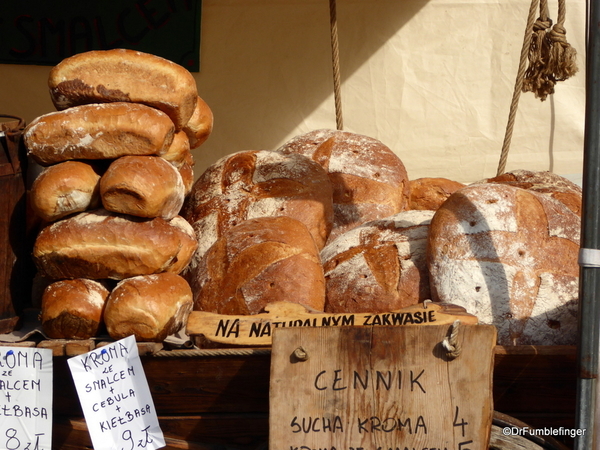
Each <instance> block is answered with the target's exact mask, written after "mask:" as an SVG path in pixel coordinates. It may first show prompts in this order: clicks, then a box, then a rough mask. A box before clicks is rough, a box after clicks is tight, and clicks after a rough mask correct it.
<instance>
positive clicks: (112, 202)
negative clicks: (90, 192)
mask: <svg viewBox="0 0 600 450" xmlns="http://www.w3.org/2000/svg"><path fill="white" fill-rule="evenodd" d="M100 196H101V198H102V205H103V206H104V209H106V210H107V211H112V212H116V213H120V214H130V215H132V216H139V217H162V218H163V219H167V220H168V219H172V218H173V217H175V216H176V215H177V214H179V211H180V210H181V207H182V206H183V200H184V197H185V186H184V185H183V180H182V178H181V175H180V173H179V171H178V170H177V169H176V168H175V167H173V165H171V164H170V163H169V162H168V161H166V160H164V159H162V158H160V157H158V156H122V157H121V158H117V159H116V160H114V161H113V162H112V164H111V165H110V166H109V167H108V169H107V170H106V172H105V173H104V174H103V175H102V178H101V179H100Z"/></svg>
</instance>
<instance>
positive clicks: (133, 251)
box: [33, 210, 182, 280]
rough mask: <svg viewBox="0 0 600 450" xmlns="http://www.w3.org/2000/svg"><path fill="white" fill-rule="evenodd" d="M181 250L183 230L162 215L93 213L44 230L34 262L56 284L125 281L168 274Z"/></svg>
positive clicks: (35, 247) (56, 223)
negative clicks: (84, 280) (76, 280)
mask: <svg viewBox="0 0 600 450" xmlns="http://www.w3.org/2000/svg"><path fill="white" fill-rule="evenodd" d="M181 246H182V232H181V230H180V229H178V228H177V227H176V226H175V225H171V224H170V223H169V222H168V221H166V220H164V219H161V218H160V217H157V218H154V219H143V218H140V217H135V216H126V215H119V214H115V213H110V212H108V211H106V210H94V211H88V212H82V213H79V214H76V215H73V216H70V217H67V218H64V219H61V220H59V221H57V222H54V223H52V224H50V225H47V226H46V227H44V228H43V229H42V230H41V231H40V233H39V234H38V236H37V238H36V240H35V243H34V247H33V259H34V262H35V264H36V266H37V268H38V270H39V271H40V272H41V273H42V274H43V275H45V276H46V277H48V278H51V279H54V280H58V279H64V278H90V279H95V280H98V279H106V278H110V279H114V280H121V279H123V278H129V277H133V276H137V275H149V274H153V273H159V272H164V271H166V270H168V269H169V268H170V267H171V266H172V265H173V264H175V263H176V258H177V255H178V254H179V252H180V251H181Z"/></svg>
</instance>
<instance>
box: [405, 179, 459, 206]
mask: <svg viewBox="0 0 600 450" xmlns="http://www.w3.org/2000/svg"><path fill="white" fill-rule="evenodd" d="M465 186H466V185H465V184H463V183H460V182H458V181H454V180H449V179H448V178H439V177H438V178H432V177H426V178H417V179H415V180H410V202H409V209H418V210H425V211H435V210H437V209H438V208H439V207H440V206H441V205H442V203H444V202H445V201H446V199H447V198H448V197H450V195H451V194H453V193H454V192H455V191H457V190H459V189H460V188H463V187H465Z"/></svg>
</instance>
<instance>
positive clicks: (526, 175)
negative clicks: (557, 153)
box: [483, 170, 583, 216]
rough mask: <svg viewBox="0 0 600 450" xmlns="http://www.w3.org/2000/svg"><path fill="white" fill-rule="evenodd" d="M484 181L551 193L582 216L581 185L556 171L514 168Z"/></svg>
mask: <svg viewBox="0 0 600 450" xmlns="http://www.w3.org/2000/svg"><path fill="white" fill-rule="evenodd" d="M483 182H485V183H500V184H508V185H511V186H516V187H520V188H523V189H529V190H532V191H535V192H539V193H541V194H545V195H549V196H551V197H552V198H555V199H556V200H558V201H560V202H562V203H564V204H565V206H567V208H569V209H570V210H571V211H573V212H574V213H576V214H578V215H580V216H581V206H582V201H583V198H582V195H583V194H582V190H581V187H579V186H578V185H577V184H575V183H573V182H572V181H570V180H568V179H567V178H565V177H561V176H560V175H557V174H555V173H552V172H548V171H541V172H534V171H531V170H513V171H511V172H507V173H504V174H502V175H499V176H497V177H494V178H488V179H486V180H484V181H483Z"/></svg>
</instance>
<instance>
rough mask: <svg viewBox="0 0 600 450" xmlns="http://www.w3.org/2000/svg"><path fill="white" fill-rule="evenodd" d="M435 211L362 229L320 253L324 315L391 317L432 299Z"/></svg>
mask: <svg viewBox="0 0 600 450" xmlns="http://www.w3.org/2000/svg"><path fill="white" fill-rule="evenodd" d="M432 217H433V211H403V212H401V213H398V214H395V215H393V216H391V217H388V218H385V219H379V220H374V221H371V222H367V223H364V224H362V225H359V226H358V227H356V228H353V229H352V230H350V231H347V232H346V233H344V234H342V235H340V236H338V237H337V238H336V239H334V240H333V241H332V242H330V243H329V244H327V246H325V248H324V249H323V250H322V251H321V260H322V261H323V270H324V273H325V283H326V284H325V288H326V293H325V295H326V297H325V311H326V312H330V313H363V312H364V313H368V312H372V313H381V312H390V311H394V310H397V309H401V308H404V307H406V306H411V305H414V304H416V303H419V302H421V301H423V300H427V299H430V298H431V295H430V291H429V274H428V269H427V261H426V249H427V237H428V231H429V223H430V221H431V218H432Z"/></svg>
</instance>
